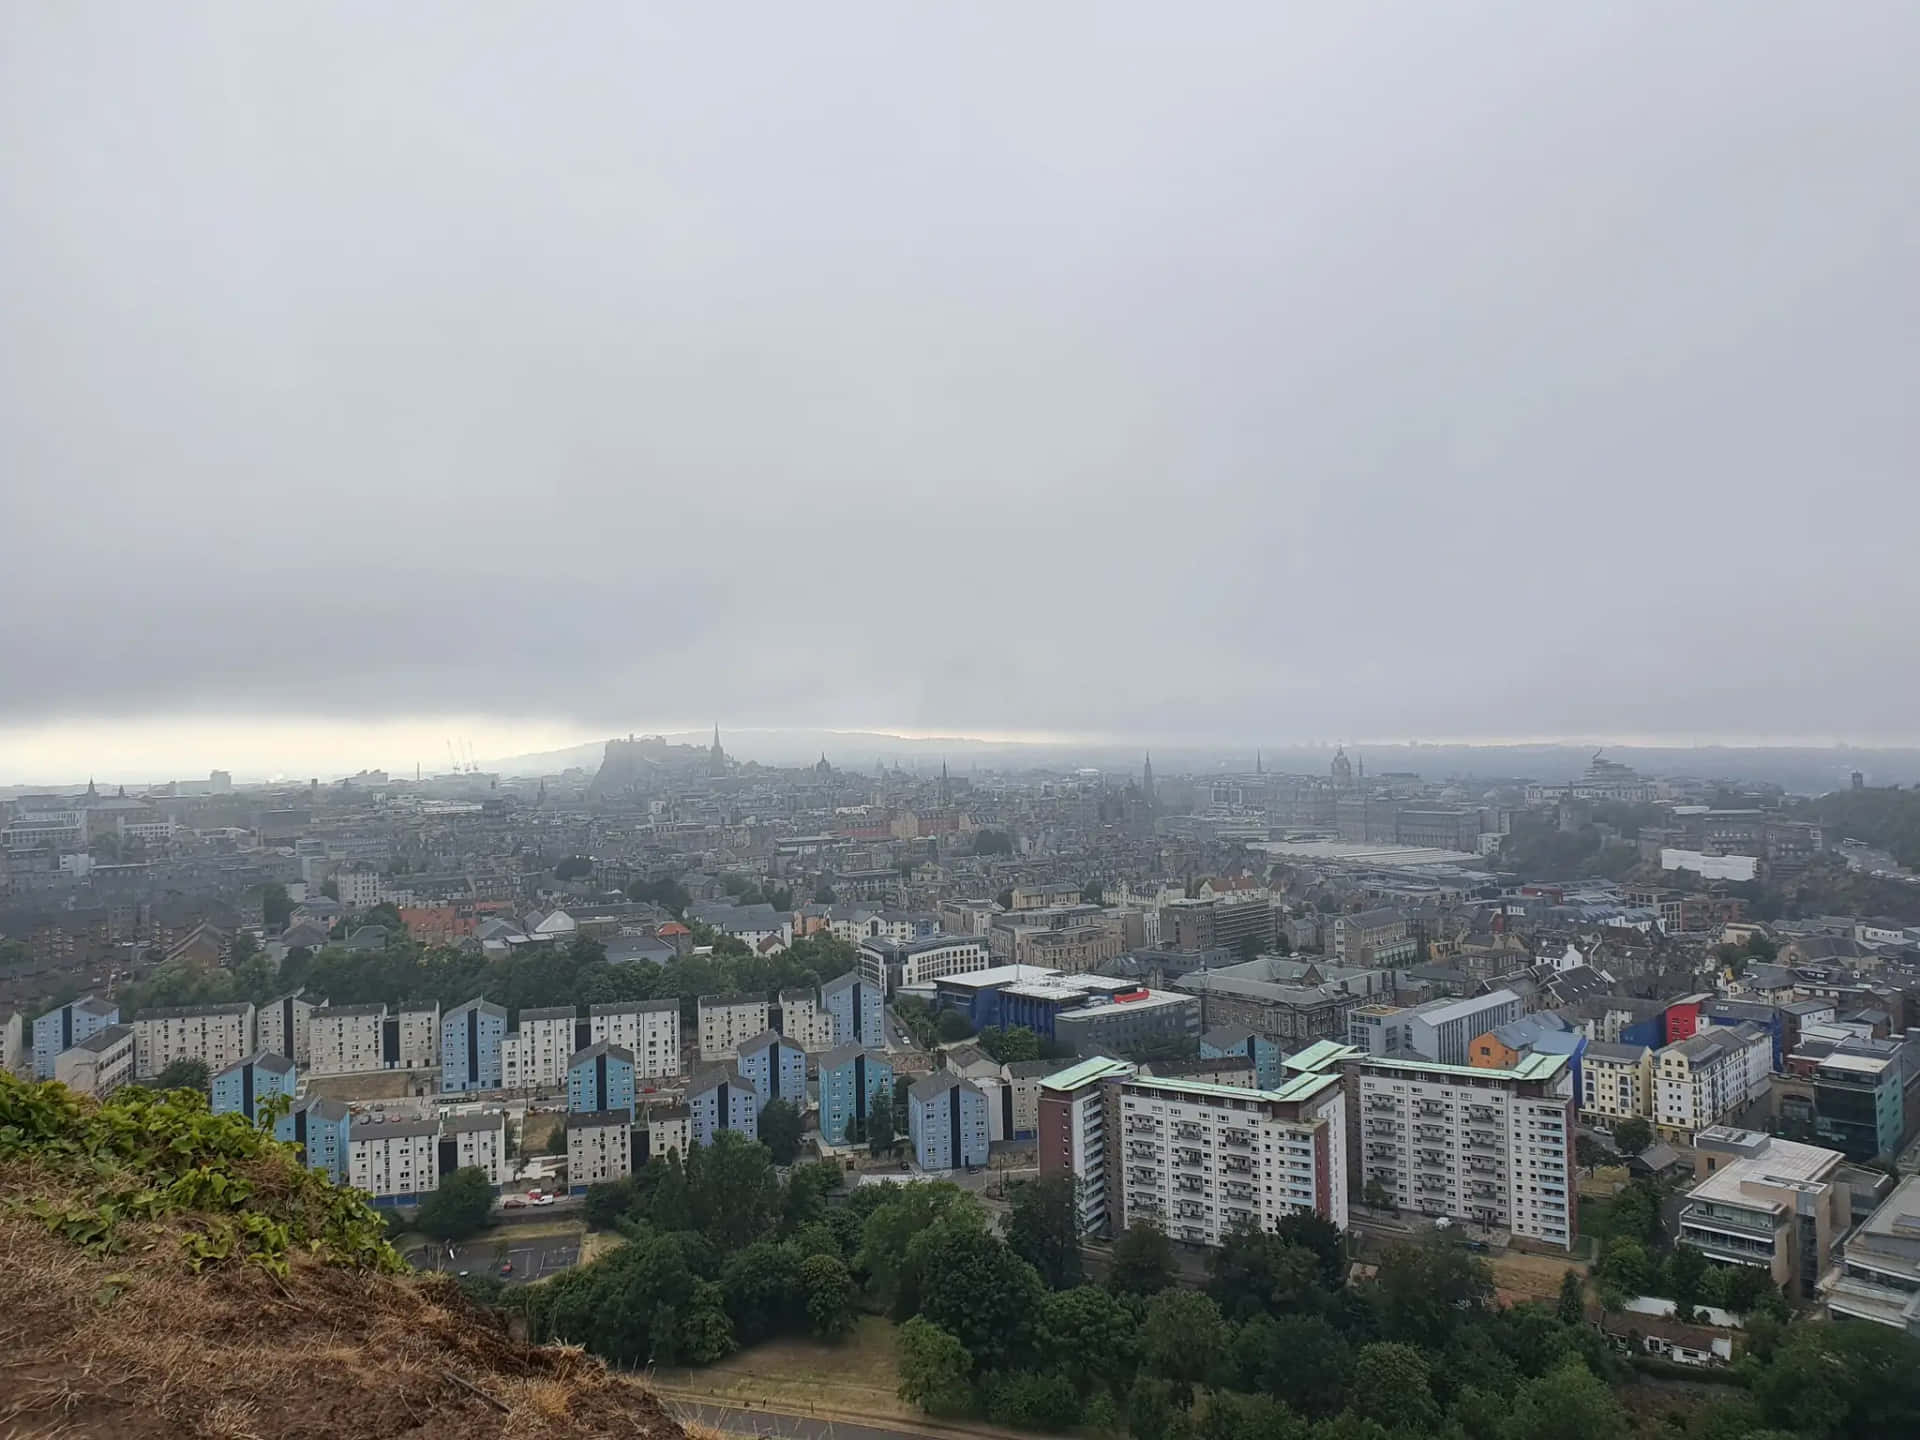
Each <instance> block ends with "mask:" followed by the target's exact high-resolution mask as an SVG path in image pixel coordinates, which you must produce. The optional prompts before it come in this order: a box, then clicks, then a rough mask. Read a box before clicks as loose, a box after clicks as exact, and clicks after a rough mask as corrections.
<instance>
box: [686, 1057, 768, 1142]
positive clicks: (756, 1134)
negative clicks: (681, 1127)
mask: <svg viewBox="0 0 1920 1440" xmlns="http://www.w3.org/2000/svg"><path fill="white" fill-rule="evenodd" d="M722 1130H736V1131H738V1132H739V1133H740V1134H742V1135H744V1136H746V1137H747V1139H749V1140H758V1139H759V1138H760V1092H759V1091H758V1090H756V1089H754V1088H753V1085H752V1084H751V1083H750V1082H749V1081H748V1080H747V1079H746V1077H745V1076H743V1075H742V1074H741V1073H740V1072H739V1071H738V1070H735V1069H733V1068H731V1067H729V1068H727V1069H725V1070H709V1071H707V1073H706V1074H704V1075H699V1076H696V1077H694V1081H693V1083H692V1084H691V1085H689V1086H688V1087H687V1131H688V1138H689V1140H690V1141H691V1143H692V1144H695V1145H711V1144H712V1143H713V1137H714V1136H715V1135H716V1134H718V1133H719V1132H720V1131H722Z"/></svg>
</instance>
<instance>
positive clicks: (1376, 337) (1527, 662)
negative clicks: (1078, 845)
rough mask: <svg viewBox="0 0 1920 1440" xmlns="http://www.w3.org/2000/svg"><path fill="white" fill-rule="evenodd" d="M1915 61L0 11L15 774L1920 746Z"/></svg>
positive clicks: (1457, 44) (1534, 11) (1074, 28)
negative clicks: (1096, 742)
mask: <svg viewBox="0 0 1920 1440" xmlns="http://www.w3.org/2000/svg"><path fill="white" fill-rule="evenodd" d="M936 11H937V12H938V13H936ZM1917 42H1920V7H1916V6H1914V5H1913V4H1911V3H1885V4H1882V3H1874V0H1848V3H1846V4H1842V5H1815V4H1810V3H1800V4H1791V5H1789V4H1772V3H1762V0H1752V3H1738V4H1736V3H1728V0H1715V3H1710V4H1686V3H1673V0H1666V3H1659V4H1639V5H1636V4H1630V3H1608V4H1604V5H1602V4H1544V5H1543V4H1539V3H1515V4H1504V5H1496V4H1466V3H1451V4H1448V3H1432V4H1429V3H1413V0H1407V3H1401V4H1395V5H1369V4H1361V3H1355V0H1327V3H1321V4H1283V3H1277V0H1258V3H1243V4H1227V3H1218V4H1207V5H1198V6H1179V5H1168V4H1165V3H1143V4H1123V3H1113V0H1106V3H1100V4H1087V5H1071V4H1061V3H1055V4H1046V5H1032V4H1011V3H1009V4H969V5H964V6H946V7H933V6H924V5H899V4H893V3H875V4H871V5H850V4H837V3H831V0H828V3H822V4H814V5H772V4H767V5H758V6H745V5H725V4H722V5H683V4H676V5H661V6H646V5H640V4H634V3H621V4H589V3H580V4H573V5H564V6H536V5H516V6H507V5H500V4H492V3H484V0H465V3H460V4H448V5H428V4H411V5H407V6H393V5H387V4H378V5H349V4H329V5H306V6H296V5H284V4H276V5H258V4H252V3H241V0H235V3H233V4H229V5H220V6H195V5H189V4H184V3H176V4H169V5H153V4H146V3H135V4H130V5H126V6H106V5H95V4H86V3H80V0H62V3H27V0H16V3H9V4H4V5H0V275H3V276H4V282H3V283H0V613H4V616H5V621H4V624H0V780H4V779H7V778H52V776H51V775H50V774H49V772H48V771H47V769H46V767H49V766H65V767H70V768H68V769H66V770H65V771H63V772H62V774H63V775H65V774H74V773H78V772H79V771H80V770H83V769H90V768H97V767H96V766H94V765H93V764H92V763H91V757H92V756H93V755H95V754H96V753H97V749H98V746H99V745H100V744H101V743H103V742H102V737H106V736H112V737H115V743H116V744H119V745H120V746H121V747H122V749H123V750H128V747H131V749H130V750H129V751H128V753H139V754H143V755H145V756H146V757H147V758H148V759H149V760H150V761H151V763H152V764H153V765H155V766H160V767H163V768H174V769H179V770H180V771H181V772H182V773H198V772H200V771H204V769H206V768H207V767H208V766H210V765H213V764H219V763H221V762H222V760H223V758H227V757H230V756H231V755H233V754H236V753H249V754H251V753H254V752H255V751H265V750H272V749H274V748H275V747H283V748H286V749H287V750H289V751H290V752H291V753H288V754H287V758H286V768H287V769H289V770H290V771H296V772H298V771H304V769H305V768H307V767H308V765H309V764H313V765H317V764H319V763H320V759H321V756H322V755H323V754H324V755H326V756H329V757H331V756H334V755H336V754H338V755H341V756H345V755H347V754H349V753H352V754H358V753H361V752H360V750H358V749H356V748H355V747H356V746H359V745H361V740H356V739H355V737H356V736H360V737H362V739H364V737H365V736H366V735H368V734H370V733H373V731H376V730H377V731H378V732H379V733H381V734H383V735H387V736H388V737H389V738H388V739H387V740H383V741H381V743H380V744H379V745H375V746H372V747H371V753H367V755H366V763H369V764H389V765H392V764H399V763H403V762H404V761H406V760H407V759H409V758H410V757H409V755H408V753H407V751H406V749H405V748H404V747H403V745H402V744H401V742H400V740H399V739H398V738H397V737H399V736H400V735H401V734H403V733H404V734H407V735H410V736H413V737H415V741H409V742H408V743H416V741H417V742H418V743H421V744H424V741H419V740H418V737H434V736H438V735H440V734H441V733H442V732H443V731H448V732H449V733H464V734H467V735H475V734H478V735H480V736H481V739H480V740H479V741H477V742H476V744H477V746H478V747H479V748H480V749H481V750H482V753H484V752H485V748H486V746H487V745H488V744H489V743H491V742H494V741H497V742H498V743H499V744H501V745H515V744H518V745H520V748H528V749H531V748H540V746H542V745H546V744H556V743H564V741H566V740H567V739H576V738H585V737H587V736H591V735H596V734H605V733H608V732H614V731H618V732H625V731H627V730H629V729H640V730H647V729H677V728H682V727H691V726H701V725H705V724H708V723H710V722H711V721H712V720H714V719H718V720H720V721H721V722H722V723H724V724H729V725H732V726H736V727H746V726H778V725H790V724H791V725H822V726H844V727H862V728H869V729H879V730H887V729H900V730H910V731H917V732H938V733H967V734H995V735H999V734H1016V735H1085V734H1098V735H1107V736H1121V737H1132V736H1140V737H1145V738H1151V737H1156V736H1180V737H1186V738H1192V739H1213V738H1222V739H1225V738H1238V737H1245V738H1248V739H1250V740H1257V739H1260V738H1268V739H1270V740H1271V741H1274V742H1278V741H1281V740H1285V739H1308V738H1365V737H1390V738H1404V737H1408V736H1421V737H1427V738H1473V737H1512V736H1581V737H1600V738H1605V737H1610V736H1616V737H1625V736H1651V735H1657V736H1671V737H1712V738H1720V739H1742V738H1758V737H1763V736H1765V737H1782V736H1795V737H1824V736H1839V737H1851V738H1855V739H1861V740H1868V739H1911V738H1913V737H1915V736H1916V735H1920V723H1916V720H1915V717H1916V715H1917V714H1920V668H1917V667H1916V666H1915V665H1914V663H1913V656H1914V641H1913V635H1914V628H1915V622H1916V619H1917V618H1920V565H1916V564H1915V563H1914V553H1915V544H1914V542H1915V536H1916V533H1917V532H1916V527H1917V526H1920V476H1916V473H1915V472H1916V464H1915V461H1916V445H1915V439H1916V429H1917V428H1920V405H1917V404H1916V395H1920V300H1917V298H1916V297H1917V296H1920V279H1916V276H1920V270H1917V269H1916V262H1917V261H1920V253H1917V252H1920V243H1917V242H1920V185H1916V183H1915V177H1916V176H1920V89H1917V88H1916V86H1915V83H1914V76H1915V74H1916V73H1917V67H1920V43H1917ZM448 716H459V717H464V718H463V719H461V720H460V722H459V723H460V724H461V725H462V726H463V727H464V729H462V730H459V731H449V727H450V726H451V725H452V724H453V723H454V722H453V721H451V720H447V719H444V718H443V717H448ZM130 721H137V722H138V725H137V727H130V726H129V724H128V722H130ZM347 721H351V722H353V723H354V724H355V725H358V726H368V727H371V729H368V730H356V729H352V728H342V723H343V722H347ZM521 742H525V743H521ZM142 746H145V747H147V748H146V749H144V750H142V749H141V747H142ZM395 752H397V753H395ZM421 758H425V759H426V760H427V761H428V763H432V761H433V760H434V758H435V756H434V755H433V754H431V753H429V754H428V755H426V756H424V757H421ZM442 758H443V752H442ZM129 763H131V762H129Z"/></svg>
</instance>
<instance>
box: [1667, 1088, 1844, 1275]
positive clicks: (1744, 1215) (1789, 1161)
mask: <svg viewBox="0 0 1920 1440" xmlns="http://www.w3.org/2000/svg"><path fill="white" fill-rule="evenodd" d="M1693 1155H1694V1178H1695V1184H1694V1186H1693V1188H1692V1189H1691V1190H1689V1191H1688V1192H1687V1198H1686V1203H1685V1204H1684V1205H1682V1206H1681V1208H1680V1231H1679V1235H1678V1236H1677V1237H1676V1241H1677V1243H1678V1244H1681V1245H1687V1246H1691V1247H1692V1248H1693V1249H1696V1250H1698V1251H1699V1252H1700V1253H1701V1254H1702V1255H1704V1256H1706V1257H1707V1259H1708V1260H1709V1261H1710V1262H1712V1263H1713V1264H1716V1265H1751V1266H1756V1267H1758V1268H1761V1269H1764V1270H1765V1271H1766V1272H1767V1274H1768V1278H1769V1279H1771V1280H1772V1282H1773V1284H1774V1285H1775V1286H1777V1287H1784V1288H1785V1289H1786V1290H1787V1292H1788V1294H1789V1295H1791V1296H1793V1297H1794V1298H1796V1299H1801V1300H1810V1299H1812V1298H1813V1297H1814V1294H1815V1291H1816V1288H1817V1286H1818V1285H1819V1282H1820V1277H1821V1276H1822V1275H1824V1274H1825V1273H1826V1271H1827V1268H1828V1266H1829V1264H1830V1262H1831V1260H1832V1258H1833V1247H1834V1245H1835V1243H1836V1242H1838V1241H1839V1239H1840V1238H1841V1236H1843V1235H1844V1234H1845V1233H1846V1230H1847V1226H1848V1225H1849V1224H1850V1223H1851V1222H1852V1209H1853V1198H1852V1193H1851V1191H1850V1189H1849V1187H1848V1186H1847V1185H1846V1184H1845V1183H1844V1182H1843V1181H1841V1180H1840V1179H1839V1178H1837V1176H1836V1174H1835V1172H1836V1171H1837V1170H1838V1168H1839V1167H1840V1165H1841V1163H1842V1161H1843V1160H1844V1159H1845V1157H1844V1156H1843V1155H1841V1153H1840V1152H1839V1151H1838V1150H1827V1149H1823V1148H1822V1147H1820V1146H1817V1145H1801V1144H1798V1143H1797V1142H1795V1141H1792V1140H1780V1139H1776V1138H1775V1137H1773V1136H1770V1135H1764V1134H1762V1133H1761V1132H1759V1131H1757V1130H1739V1129H1735V1128H1734V1127H1732V1126H1729V1125H1710V1126H1707V1127H1706V1128H1704V1129H1702V1130H1700V1131H1699V1132H1698V1133H1697V1134H1695V1135H1694V1136H1693Z"/></svg>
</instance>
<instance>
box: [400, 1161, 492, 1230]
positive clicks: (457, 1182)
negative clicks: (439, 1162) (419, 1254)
mask: <svg viewBox="0 0 1920 1440" xmlns="http://www.w3.org/2000/svg"><path fill="white" fill-rule="evenodd" d="M492 1214H493V1182H491V1181H490V1180H488V1179H487V1172H486V1171H484V1170H481V1169H479V1168H478V1167H476V1166H472V1165H469V1166H468V1167H466V1168H465V1169H464V1170H456V1171H454V1172H453V1174H451V1175H447V1176H443V1177H442V1178H441V1181H440V1188H439V1189H438V1190H435V1191H434V1192H433V1194H431V1195H429V1196H428V1197H427V1199H426V1202H425V1203H424V1204H422V1205H421V1207H420V1211H419V1213H418V1214H417V1215H416V1216H414V1226H415V1228H416V1229H418V1230H419V1231H420V1233H421V1234H423V1235H431V1236H433V1237H434V1238H435V1239H436V1240H456V1241H457V1240H465V1239H466V1238H467V1237H468V1236H470V1235H477V1234H478V1233H479V1232H480V1231H482V1230H484V1229H486V1228H487V1220H488V1219H489V1217H491V1216H492Z"/></svg>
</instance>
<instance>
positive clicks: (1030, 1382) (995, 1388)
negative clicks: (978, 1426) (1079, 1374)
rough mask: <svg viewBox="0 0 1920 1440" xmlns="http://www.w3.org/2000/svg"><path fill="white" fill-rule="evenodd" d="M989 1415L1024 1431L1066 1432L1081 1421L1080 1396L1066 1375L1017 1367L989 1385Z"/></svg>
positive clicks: (996, 1377) (999, 1376)
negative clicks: (1048, 1373)
mask: <svg viewBox="0 0 1920 1440" xmlns="http://www.w3.org/2000/svg"><path fill="white" fill-rule="evenodd" d="M986 1401H987V1418H988V1419H989V1420H992V1421H993V1422H994V1423H995V1424H998V1425H1012V1426H1017V1427H1019V1428H1021V1429H1024V1430H1040V1431H1063V1430H1067V1429H1070V1428H1071V1427H1073V1426H1075V1425H1078V1424H1079V1423H1080V1396H1079V1395H1078V1394H1077V1393H1075V1391H1074V1388H1073V1382H1072V1381H1070V1380H1068V1379H1067V1377H1066V1376H1064V1375H1058V1374H1053V1375H1043V1374H1038V1373H1036V1372H1034V1371H1032V1370H1014V1371H1010V1372H1009V1373H1007V1374H1004V1375H997V1376H995V1377H993V1379H992V1381H991V1382H990V1383H989V1384H988V1385H987V1386H986Z"/></svg>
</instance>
